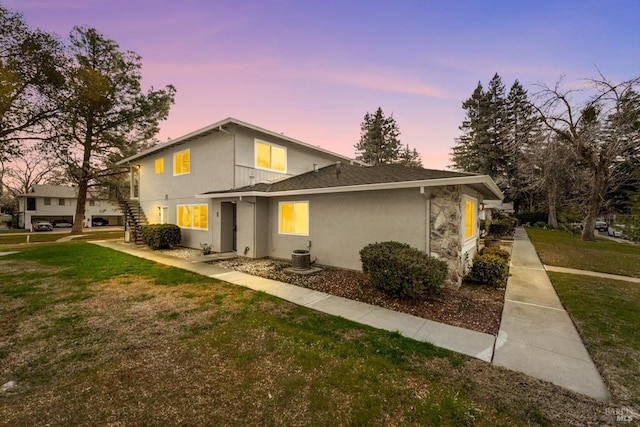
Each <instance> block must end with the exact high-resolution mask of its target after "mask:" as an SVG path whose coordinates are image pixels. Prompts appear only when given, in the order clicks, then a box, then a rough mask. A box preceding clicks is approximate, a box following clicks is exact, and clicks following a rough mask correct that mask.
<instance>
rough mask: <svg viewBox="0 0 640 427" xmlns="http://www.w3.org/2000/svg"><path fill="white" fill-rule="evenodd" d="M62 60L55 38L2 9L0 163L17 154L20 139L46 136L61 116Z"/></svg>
mask: <svg viewBox="0 0 640 427" xmlns="http://www.w3.org/2000/svg"><path fill="white" fill-rule="evenodd" d="M64 62H65V58H64V54H63V47H62V45H61V43H60V42H59V41H58V40H57V39H56V38H55V37H54V36H52V35H50V34H48V33H45V32H43V31H40V30H32V29H30V28H29V26H28V25H27V24H26V23H25V22H24V20H23V18H22V15H20V14H17V13H12V12H10V11H9V10H7V9H5V8H4V7H3V6H2V5H0V81H1V82H2V84H1V85H0V161H3V160H7V158H8V157H9V156H11V155H13V154H16V153H17V152H18V151H19V148H20V142H21V141H23V140H25V139H32V138H36V137H38V136H41V135H42V134H43V133H45V132H46V126H47V124H48V122H47V121H48V119H50V118H51V117H52V116H53V115H55V114H56V112H57V106H56V105H55V103H54V98H55V97H56V96H57V93H58V91H59V89H60V88H61V86H62V85H63V83H64V75H63V69H62V68H63V66H64Z"/></svg>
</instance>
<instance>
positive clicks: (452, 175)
mask: <svg viewBox="0 0 640 427" xmlns="http://www.w3.org/2000/svg"><path fill="white" fill-rule="evenodd" d="M460 179H462V181H460V183H466V184H468V185H471V186H473V184H481V185H482V186H484V187H486V186H485V184H486V183H487V182H488V181H490V182H491V184H493V187H495V188H491V189H487V188H484V189H483V191H481V192H482V193H485V194H486V193H493V194H492V195H493V196H494V197H493V198H496V197H498V196H501V194H500V193H499V191H500V190H498V188H497V187H496V186H495V183H493V181H491V179H490V178H489V177H487V176H485V175H477V174H472V173H463V172H452V171H442V170H434V169H423V168H414V167H406V166H401V165H386V164H385V165H376V166H362V165H353V164H349V163H339V162H338V163H336V164H332V165H329V166H325V167H323V168H320V169H318V170H317V171H310V172H307V173H303V174H300V175H296V176H294V177H291V178H287V179H284V180H281V181H277V182H273V183H271V184H267V183H258V184H255V185H249V186H245V187H242V188H237V189H233V190H227V191H211V192H208V193H204V194H202V195H200V196H199V197H207V196H209V197H211V196H214V195H220V196H222V195H225V194H226V195H231V194H234V195H236V194H237V195H242V193H250V194H251V195H265V196H267V195H270V194H273V193H282V192H292V191H300V192H303V193H304V192H305V190H322V189H327V190H330V189H337V188H340V187H344V188H349V189H352V190H353V191H357V188H358V187H359V186H360V187H365V186H366V187H371V186H375V184H391V183H416V186H417V185H418V184H420V183H422V184H423V185H424V183H425V182H426V181H438V182H440V181H441V180H445V182H446V181H448V180H453V181H452V182H451V184H453V183H454V182H455V181H459V180H460ZM445 182H443V184H442V185H446V183H445ZM407 186H411V185H407ZM370 189H373V188H370ZM496 191H497V193H496ZM313 192H322V191H313ZM274 195H275V194H274ZM499 198H501V197H499Z"/></svg>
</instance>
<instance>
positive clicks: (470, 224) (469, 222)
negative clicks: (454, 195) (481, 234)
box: [464, 200, 476, 239]
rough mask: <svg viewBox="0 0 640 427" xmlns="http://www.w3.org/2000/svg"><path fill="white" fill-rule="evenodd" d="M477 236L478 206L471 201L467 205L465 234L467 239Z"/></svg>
mask: <svg viewBox="0 0 640 427" xmlns="http://www.w3.org/2000/svg"><path fill="white" fill-rule="evenodd" d="M475 235H476V204H475V202H473V201H471V200H467V201H466V203H465V232H464V236H465V238H467V239H470V238H471V237H473V236H475Z"/></svg>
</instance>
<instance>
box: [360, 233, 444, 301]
mask: <svg viewBox="0 0 640 427" xmlns="http://www.w3.org/2000/svg"><path fill="white" fill-rule="evenodd" d="M360 260H361V261H362V270H363V271H364V272H365V273H366V274H367V275H369V282H370V283H371V284H373V286H375V287H377V288H378V289H380V290H382V291H384V292H386V293H388V294H390V295H392V296H394V297H397V298H416V299H417V298H426V297H427V296H429V295H430V294H433V293H436V292H437V291H438V290H439V289H440V287H441V286H442V283H443V282H444V280H445V278H446V276H447V264H446V263H445V262H444V261H440V260H437V259H435V258H433V257H430V256H429V255H427V254H426V253H424V252H422V251H420V250H418V249H415V248H412V247H410V246H409V245H407V244H404V243H399V242H381V243H372V244H370V245H367V246H365V247H364V248H362V250H361V251H360Z"/></svg>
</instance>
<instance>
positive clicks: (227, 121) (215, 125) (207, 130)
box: [116, 117, 362, 166]
mask: <svg viewBox="0 0 640 427" xmlns="http://www.w3.org/2000/svg"><path fill="white" fill-rule="evenodd" d="M232 123H233V124H235V125H238V126H242V127H244V128H246V129H251V130H253V131H256V132H260V133H263V134H266V135H270V136H273V137H275V138H280V139H285V140H287V141H290V142H293V143H294V144H297V145H300V146H303V147H306V148H309V149H312V150H315V151H320V152H323V153H325V154H328V155H330V156H333V157H338V158H341V159H344V160H346V161H349V162H358V163H362V162H359V161H357V160H354V159H351V158H349V157H347V156H343V155H342V154H338V153H334V152H333V151H329V150H326V149H324V148H321V147H316V146H314V145H311V144H308V143H306V142H303V141H299V140H297V139H294V138H291V137H288V136H286V135H284V134H281V133H276V132H273V131H270V130H268V129H264V128H261V127H259V126H255V125H252V124H251V123H247V122H243V121H242V120H238V119H234V118H233V117H227V118H226V119H224V120H221V121H219V122H216V123H213V124H211V125H209V126H206V127H203V128H202V129H198V130H196V131H193V132H191V133H188V134H186V135H183V136H181V137H179V138H176V139H173V140H171V141H169V142H166V143H163V144H159V145H156V146H155V147H151V148H149V149H147V150H144V151H142V152H140V153H138V154H134V155H133V156H130V157H127V158H126V159H122V160H120V161H119V162H118V163H116V164H117V165H118V166H122V165H127V164H129V163H131V162H132V161H134V160H137V159H140V158H142V157H146V156H149V155H152V154H154V153H156V152H158V151H162V150H165V149H167V148H169V147H172V146H174V145H178V144H181V143H185V142H187V141H189V140H191V139H194V138H199V137H201V136H205V135H208V134H210V133H212V132H215V131H219V130H220V128H222V126H226V125H228V124H232Z"/></svg>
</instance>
